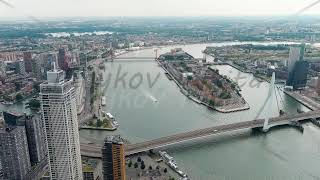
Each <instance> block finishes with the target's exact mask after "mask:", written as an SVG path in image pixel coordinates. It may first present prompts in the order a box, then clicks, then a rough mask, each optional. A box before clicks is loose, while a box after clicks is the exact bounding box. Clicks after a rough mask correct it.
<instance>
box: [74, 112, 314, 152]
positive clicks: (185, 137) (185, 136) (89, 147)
mask: <svg viewBox="0 0 320 180" xmlns="http://www.w3.org/2000/svg"><path fill="white" fill-rule="evenodd" d="M319 117H320V111H310V112H307V113H302V114H296V115H288V116H281V117H276V118H271V119H270V121H269V127H275V126H279V125H285V124H289V123H290V122H299V121H304V120H308V119H312V118H319ZM263 123H264V120H263V119H258V120H251V121H245V122H238V123H233V124H227V125H220V126H215V127H210V128H205V129H199V130H194V131H190V132H185V133H180V134H175V135H170V136H167V137H162V138H158V139H154V140H150V141H145V142H140V143H136V144H130V145H127V146H126V147H125V154H126V156H129V155H133V154H137V153H140V152H144V151H148V150H151V149H157V148H163V147H167V146H170V145H174V144H178V143H182V142H186V141H190V140H195V139H199V138H203V137H207V136H212V135H216V134H221V133H226V132H233V131H238V130H244V129H253V128H261V127H263ZM80 147H81V155H82V156H86V157H92V158H101V146H98V145H94V144H81V146H80Z"/></svg>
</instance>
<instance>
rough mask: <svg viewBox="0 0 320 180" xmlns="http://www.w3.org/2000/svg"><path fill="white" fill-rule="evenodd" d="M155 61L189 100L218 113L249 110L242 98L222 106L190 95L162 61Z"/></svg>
mask: <svg viewBox="0 0 320 180" xmlns="http://www.w3.org/2000/svg"><path fill="white" fill-rule="evenodd" d="M156 61H157V63H158V64H159V66H161V67H162V69H163V70H164V71H165V74H166V76H167V77H168V79H169V80H173V81H174V82H175V83H176V85H177V86H178V87H179V88H180V91H181V92H182V94H184V95H185V96H186V97H187V98H189V99H190V100H192V101H194V102H196V103H198V104H201V105H204V106H206V107H208V108H210V109H213V110H215V111H218V112H220V113H232V112H238V111H245V110H249V109H250V106H249V104H248V103H247V102H246V101H245V100H244V99H242V102H240V103H235V104H229V105H224V106H211V105H210V104H208V103H206V102H203V101H201V100H199V99H198V98H196V97H194V96H192V95H190V94H189V93H188V91H187V90H186V89H185V88H184V87H183V86H182V85H181V84H180V82H179V81H178V80H177V79H176V78H175V77H174V76H173V75H172V74H171V73H170V72H169V71H168V70H167V69H166V68H165V67H164V66H163V65H162V63H161V62H160V61H159V60H158V59H156Z"/></svg>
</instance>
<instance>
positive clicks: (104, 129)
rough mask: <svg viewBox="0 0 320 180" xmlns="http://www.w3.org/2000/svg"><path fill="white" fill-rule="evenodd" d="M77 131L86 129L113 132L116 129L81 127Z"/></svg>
mask: <svg viewBox="0 0 320 180" xmlns="http://www.w3.org/2000/svg"><path fill="white" fill-rule="evenodd" d="M79 129H80V130H82V129H86V130H98V131H115V130H117V128H116V127H112V128H100V127H91V126H81V127H80V128H79Z"/></svg>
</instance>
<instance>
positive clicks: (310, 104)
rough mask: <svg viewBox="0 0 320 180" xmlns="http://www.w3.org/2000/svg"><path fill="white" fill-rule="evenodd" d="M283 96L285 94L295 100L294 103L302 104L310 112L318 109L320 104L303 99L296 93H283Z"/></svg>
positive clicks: (303, 97) (306, 98)
mask: <svg viewBox="0 0 320 180" xmlns="http://www.w3.org/2000/svg"><path fill="white" fill-rule="evenodd" d="M283 92H284V93H285V94H287V95H288V96H290V97H292V98H293V99H295V100H296V101H298V102H299V103H301V104H303V105H304V106H306V107H307V108H309V109H310V110H312V111H316V110H319V109H320V104H319V103H317V102H314V101H313V100H312V99H310V98H308V97H305V96H303V95H301V94H299V93H297V92H294V91H286V90H284V91H283Z"/></svg>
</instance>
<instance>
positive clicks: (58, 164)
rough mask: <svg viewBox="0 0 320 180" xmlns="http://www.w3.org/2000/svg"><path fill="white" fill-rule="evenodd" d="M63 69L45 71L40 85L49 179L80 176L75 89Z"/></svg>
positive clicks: (78, 179) (79, 178) (66, 179)
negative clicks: (45, 79)
mask: <svg viewBox="0 0 320 180" xmlns="http://www.w3.org/2000/svg"><path fill="white" fill-rule="evenodd" d="M64 76H65V75H64V71H62V70H57V69H56V68H55V67H54V69H53V70H52V71H48V72H47V77H48V81H47V82H45V83H42V84H41V85H40V99H41V109H42V118H43V123H44V125H45V134H46V143H47V149H48V158H49V171H50V178H51V179H64V180H82V179H83V178H82V164H81V155H80V142H79V130H78V118H77V105H76V98H75V89H74V87H73V86H72V80H69V81H65V80H64Z"/></svg>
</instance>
